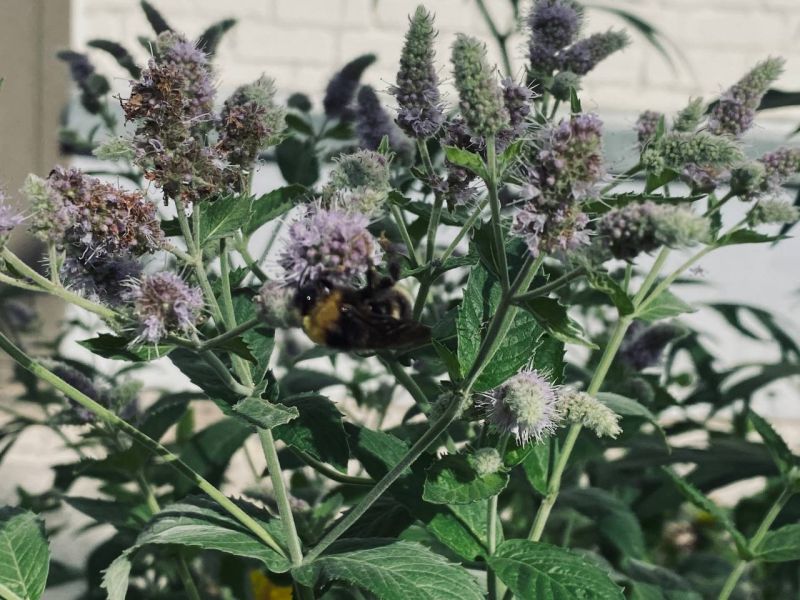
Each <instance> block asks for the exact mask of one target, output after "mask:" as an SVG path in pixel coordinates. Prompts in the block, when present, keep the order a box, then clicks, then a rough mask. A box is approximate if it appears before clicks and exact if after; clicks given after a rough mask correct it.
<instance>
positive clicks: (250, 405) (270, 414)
mask: <svg viewBox="0 0 800 600" xmlns="http://www.w3.org/2000/svg"><path fill="white" fill-rule="evenodd" d="M233 410H234V412H235V413H237V414H240V415H242V417H244V418H245V419H246V420H247V421H248V422H250V423H252V424H253V425H255V426H256V427H260V428H262V429H272V428H273V427H277V426H278V425H285V424H286V423H288V422H289V421H291V420H292V419H296V418H297V417H298V416H300V413H299V412H298V411H297V408H296V407H294V406H292V407H286V406H284V405H283V404H273V403H271V402H269V401H268V400H265V399H263V398H245V399H244V400H241V401H240V402H238V403H237V404H236V405H235V406H234V407H233Z"/></svg>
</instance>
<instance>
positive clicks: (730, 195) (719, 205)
mask: <svg viewBox="0 0 800 600" xmlns="http://www.w3.org/2000/svg"><path fill="white" fill-rule="evenodd" d="M734 196H735V194H734V193H733V192H731V191H728V193H727V194H725V195H724V196H723V197H722V198H720V200H719V202H717V203H716V204H715V205H714V206H711V207H709V208H708V210H707V211H706V212H705V214H704V215H703V216H704V217H710V216H711V215H713V214H714V213H715V212H718V211H719V210H720V209H721V208H722V207H723V206H725V204H726V203H727V202H728V200H730V199H731V198H733V197H734Z"/></svg>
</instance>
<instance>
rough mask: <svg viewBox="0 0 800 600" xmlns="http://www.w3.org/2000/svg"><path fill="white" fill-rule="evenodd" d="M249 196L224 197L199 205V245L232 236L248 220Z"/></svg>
mask: <svg viewBox="0 0 800 600" xmlns="http://www.w3.org/2000/svg"><path fill="white" fill-rule="evenodd" d="M251 202H252V199H251V198H250V197H249V196H224V197H222V198H218V199H216V200H214V201H212V202H206V203H203V204H200V206H201V207H202V208H201V210H202V211H203V212H202V218H201V220H200V245H201V246H205V245H206V244H208V243H209V242H212V241H214V240H218V239H220V238H223V237H227V236H229V235H232V234H233V233H235V232H236V231H238V230H239V229H240V228H242V227H244V226H245V225H247V223H248V221H249V220H250V204H251Z"/></svg>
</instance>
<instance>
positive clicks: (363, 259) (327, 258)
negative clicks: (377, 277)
mask: <svg viewBox="0 0 800 600" xmlns="http://www.w3.org/2000/svg"><path fill="white" fill-rule="evenodd" d="M368 224H369V217H367V216H366V215H364V214H361V213H356V212H345V211H342V210H338V209H335V208H331V209H325V208H322V207H318V206H314V207H310V208H309V209H308V210H307V211H306V213H305V215H304V216H303V217H302V218H300V219H298V220H297V221H295V222H294V223H292V224H291V225H290V226H289V231H288V236H287V240H286V245H285V246H284V248H283V251H282V253H281V255H280V257H279V259H278V262H279V264H280V265H281V266H282V267H283V269H284V272H285V280H286V281H287V282H288V283H300V284H303V283H306V282H309V281H318V280H320V279H326V280H328V281H330V282H333V283H342V284H348V285H349V284H352V283H353V282H354V281H357V280H360V279H362V278H363V277H364V276H365V275H366V273H367V271H369V269H370V268H372V267H374V266H376V265H377V264H379V263H380V260H381V256H382V254H383V252H382V250H381V248H380V245H379V244H378V241H377V240H376V239H375V238H374V236H373V235H372V234H371V233H370V232H369V230H367V225H368Z"/></svg>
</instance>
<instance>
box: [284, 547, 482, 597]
mask: <svg viewBox="0 0 800 600" xmlns="http://www.w3.org/2000/svg"><path fill="white" fill-rule="evenodd" d="M293 574H294V575H295V577H297V578H298V579H299V580H301V581H304V582H305V583H311V581H312V580H318V581H344V582H347V583H349V584H350V585H353V586H357V587H358V588H360V589H362V590H365V591H368V592H370V593H372V594H374V595H375V596H376V597H377V598H380V599H381V600H483V594H482V593H481V591H480V589H479V588H478V584H477V582H476V581H475V580H474V579H473V578H472V576H471V575H470V574H469V573H468V572H467V571H466V570H465V569H463V568H462V567H461V566H459V565H455V564H452V563H448V562H447V561H446V560H445V559H444V558H442V557H441V556H439V555H438V554H434V553H433V552H431V551H430V550H429V549H428V548H426V547H425V546H422V545H421V544H418V543H416V542H405V541H394V540H387V539H358V540H347V541H343V542H338V543H336V544H335V545H334V546H332V548H331V551H330V552H329V553H328V554H325V555H323V556H321V557H320V558H318V559H317V560H315V561H314V562H313V563H312V564H311V565H309V566H308V567H304V568H301V569H295V570H294V572H293Z"/></svg>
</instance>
